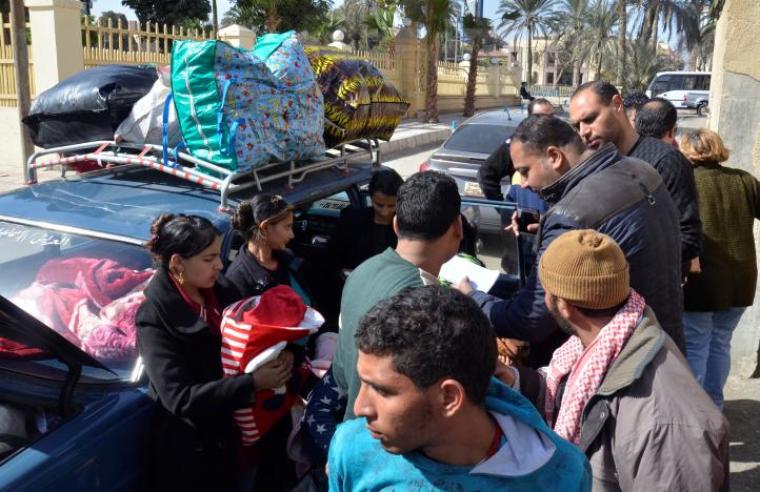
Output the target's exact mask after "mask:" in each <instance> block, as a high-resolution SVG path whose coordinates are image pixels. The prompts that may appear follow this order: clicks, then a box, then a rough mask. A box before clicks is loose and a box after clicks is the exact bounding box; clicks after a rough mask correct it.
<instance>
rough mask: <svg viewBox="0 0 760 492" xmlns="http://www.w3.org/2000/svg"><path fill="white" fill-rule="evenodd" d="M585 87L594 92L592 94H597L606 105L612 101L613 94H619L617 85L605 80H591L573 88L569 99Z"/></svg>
mask: <svg viewBox="0 0 760 492" xmlns="http://www.w3.org/2000/svg"><path fill="white" fill-rule="evenodd" d="M587 89H590V90H591V91H593V92H594V94H596V95H597V96H599V99H600V100H601V101H602V103H603V104H605V105H606V106H609V105H610V104H611V103H612V98H613V97H614V96H619V95H620V91H618V90H617V87H615V86H614V85H612V84H611V83H609V82H607V81H606V80H592V81H590V82H586V83H585V84H581V85H579V86H578V88H577V89H575V92H573V95H572V96H570V99H573V98H574V97H575V96H577V95H578V94H580V93H581V92H583V91H585V90H587Z"/></svg>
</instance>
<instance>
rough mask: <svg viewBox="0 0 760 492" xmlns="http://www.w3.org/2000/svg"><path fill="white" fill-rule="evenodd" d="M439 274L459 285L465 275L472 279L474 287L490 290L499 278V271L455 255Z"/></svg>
mask: <svg viewBox="0 0 760 492" xmlns="http://www.w3.org/2000/svg"><path fill="white" fill-rule="evenodd" d="M439 276H440V277H441V278H442V279H444V280H447V281H449V282H451V283H452V284H454V285H457V284H458V283H459V282H460V281H461V280H462V279H463V278H464V277H467V278H469V279H470V283H472V287H473V289H477V290H480V291H483V292H488V291H489V290H490V289H491V287H493V284H494V283H496V279H498V278H499V272H498V271H496V270H489V269H488V268H483V267H482V266H479V265H476V264H474V263H472V262H470V261H467V260H465V259H464V258H460V257H459V256H455V257H453V258H452V259H450V260H449V261H447V262H446V263H444V264H443V267H441V273H440V275H439Z"/></svg>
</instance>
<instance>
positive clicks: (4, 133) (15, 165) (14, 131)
mask: <svg viewBox="0 0 760 492" xmlns="http://www.w3.org/2000/svg"><path fill="white" fill-rule="evenodd" d="M19 125H20V122H19V119H18V109H17V108H2V107H0V148H2V149H3V151H2V154H0V172H2V173H4V174H8V173H14V172H15V173H19V175H20V173H21V168H22V160H23V158H22V156H21V135H20V131H19Z"/></svg>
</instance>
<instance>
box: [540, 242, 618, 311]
mask: <svg viewBox="0 0 760 492" xmlns="http://www.w3.org/2000/svg"><path fill="white" fill-rule="evenodd" d="M538 278H539V279H541V285H543V286H544V289H545V290H546V291H547V292H549V293H550V294H552V295H554V296H556V297H560V298H562V299H565V300H566V301H568V302H569V303H570V304H572V305H574V306H578V307H582V308H588V309H607V308H611V307H614V306H617V305H619V304H622V303H623V301H625V300H626V299H627V298H628V292H629V290H630V278H629V274H628V262H627V261H626V259H625V255H624V254H623V251H622V250H621V249H620V246H618V244H617V243H616V242H615V240H614V239H612V238H611V237H609V236H607V235H606V234H602V233H600V232H596V231H593V230H590V229H583V230H577V231H570V232H566V233H564V234H562V235H561V236H559V237H558V238H557V239H555V240H554V241H552V243H551V244H550V245H549V247H548V248H546V251H544V254H543V255H541V261H540V263H539V267H538Z"/></svg>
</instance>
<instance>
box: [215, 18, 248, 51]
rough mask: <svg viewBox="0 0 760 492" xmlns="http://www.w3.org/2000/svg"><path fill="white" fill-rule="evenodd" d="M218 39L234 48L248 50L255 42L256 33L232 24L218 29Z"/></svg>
mask: <svg viewBox="0 0 760 492" xmlns="http://www.w3.org/2000/svg"><path fill="white" fill-rule="evenodd" d="M218 37H219V39H220V40H222V41H226V42H228V43H230V44H231V45H232V46H234V47H236V48H243V49H246V50H250V49H251V48H253V45H254V44H256V34H254V32H253V31H251V30H250V29H248V28H247V27H243V26H241V25H238V24H232V25H231V26H227V27H225V28H224V29H221V30H220V31H219V36H218Z"/></svg>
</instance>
